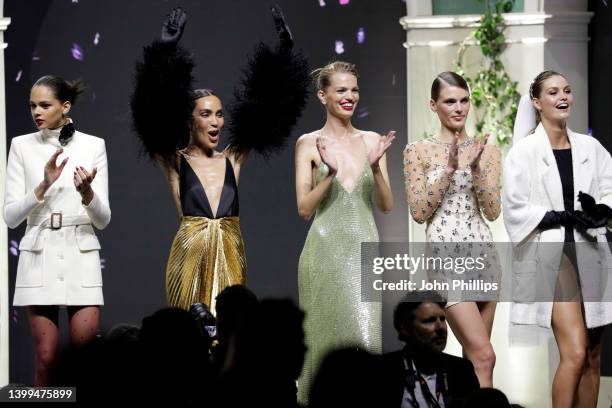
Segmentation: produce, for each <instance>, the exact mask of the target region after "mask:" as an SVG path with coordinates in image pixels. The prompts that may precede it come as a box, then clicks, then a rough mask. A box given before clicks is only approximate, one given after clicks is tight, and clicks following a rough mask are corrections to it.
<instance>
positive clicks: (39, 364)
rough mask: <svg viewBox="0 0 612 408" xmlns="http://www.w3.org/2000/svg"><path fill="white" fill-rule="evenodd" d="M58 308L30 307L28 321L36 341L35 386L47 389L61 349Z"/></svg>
mask: <svg viewBox="0 0 612 408" xmlns="http://www.w3.org/2000/svg"><path fill="white" fill-rule="evenodd" d="M58 309H59V307H58V306H28V320H29V321H30V327H31V329H32V339H33V340H34V353H35V359H34V361H35V363H34V364H35V368H34V385H35V386H36V387H45V386H47V385H48V383H49V371H50V369H51V368H52V367H53V364H54V363H55V361H56V359H57V354H58V347H59V320H58Z"/></svg>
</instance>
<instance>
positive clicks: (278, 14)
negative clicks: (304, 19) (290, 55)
mask: <svg viewBox="0 0 612 408" xmlns="http://www.w3.org/2000/svg"><path fill="white" fill-rule="evenodd" d="M270 12H271V13H272V18H273V19H274V26H275V27H276V32H277V33H278V38H279V39H280V47H281V48H282V49H285V50H290V49H292V48H293V35H291V30H290V29H289V26H288V25H287V21H285V16H284V15H283V10H281V8H280V6H279V5H278V4H275V5H274V6H272V7H271V8H270Z"/></svg>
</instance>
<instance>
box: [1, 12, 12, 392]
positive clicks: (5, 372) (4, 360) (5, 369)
mask: <svg viewBox="0 0 612 408" xmlns="http://www.w3.org/2000/svg"><path fill="white" fill-rule="evenodd" d="M3 12H4V1H2V0H0V13H3ZM10 23H11V19H10V18H6V17H0V197H1V198H0V200H1V201H2V206H4V178H5V174H6V173H5V169H6V154H7V152H6V109H5V106H6V103H5V102H6V98H5V93H4V49H5V48H6V46H7V44H6V43H5V42H4V32H5V31H6V29H7V27H8V26H9V24H10ZM0 248H2V249H1V250H0V387H1V386H4V385H6V384H8V382H9V315H10V310H11V308H10V306H9V290H8V284H9V281H8V237H7V228H6V224H5V223H4V222H0Z"/></svg>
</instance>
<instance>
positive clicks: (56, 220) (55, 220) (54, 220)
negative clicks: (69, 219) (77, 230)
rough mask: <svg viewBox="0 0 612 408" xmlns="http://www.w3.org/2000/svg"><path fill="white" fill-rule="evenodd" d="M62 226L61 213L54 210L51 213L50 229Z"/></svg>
mask: <svg viewBox="0 0 612 408" xmlns="http://www.w3.org/2000/svg"><path fill="white" fill-rule="evenodd" d="M60 228H62V213H60V212H54V213H51V229H60Z"/></svg>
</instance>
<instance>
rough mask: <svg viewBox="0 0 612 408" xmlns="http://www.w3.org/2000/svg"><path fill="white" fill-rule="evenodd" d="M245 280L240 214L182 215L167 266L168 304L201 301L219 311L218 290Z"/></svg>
mask: <svg viewBox="0 0 612 408" xmlns="http://www.w3.org/2000/svg"><path fill="white" fill-rule="evenodd" d="M245 282H246V257H245V253H244V243H243V241H242V235H241V233H240V220H239V218H238V217H224V218H219V219H210V218H206V217H189V216H185V217H183V218H182V219H181V225H180V227H179V230H178V232H177V233H176V237H175V238H174V242H173V243H172V248H171V249H170V256H169V258H168V266H167V267H166V298H167V300H168V305H169V306H171V307H180V308H182V309H185V310H189V307H190V306H191V305H192V304H193V303H196V302H202V303H206V304H207V305H208V306H209V307H210V310H211V311H212V312H213V313H216V312H215V309H216V308H215V298H216V297H217V295H218V294H219V292H221V291H222V290H223V289H224V288H225V287H227V286H230V285H235V284H244V283H245Z"/></svg>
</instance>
